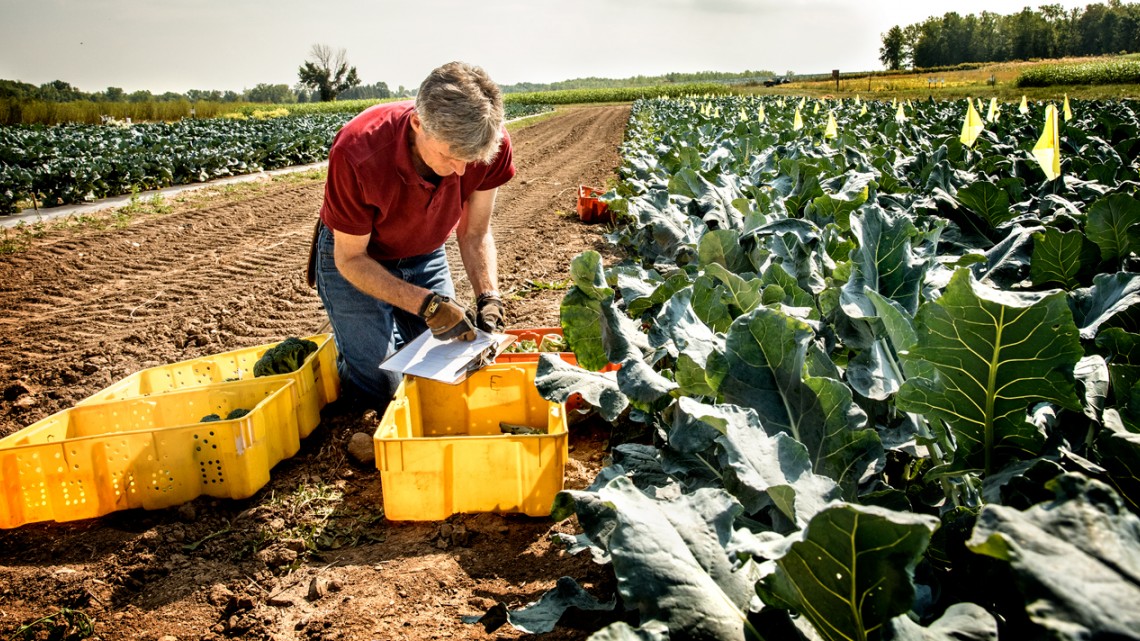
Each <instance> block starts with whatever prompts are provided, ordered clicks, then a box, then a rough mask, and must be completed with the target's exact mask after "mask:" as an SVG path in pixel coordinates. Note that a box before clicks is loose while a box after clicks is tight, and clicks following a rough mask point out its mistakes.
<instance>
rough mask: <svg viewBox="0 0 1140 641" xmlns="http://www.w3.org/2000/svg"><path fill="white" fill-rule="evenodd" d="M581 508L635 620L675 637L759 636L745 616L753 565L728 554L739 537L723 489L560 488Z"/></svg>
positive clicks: (614, 484)
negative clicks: (654, 493) (661, 626)
mask: <svg viewBox="0 0 1140 641" xmlns="http://www.w3.org/2000/svg"><path fill="white" fill-rule="evenodd" d="M562 495H563V496H565V497H569V498H571V499H573V500H574V502H575V503H576V504H577V508H576V509H577V510H578V512H579V519H581V518H582V517H583V510H586V511H587V512H586V514H585V516H586V518H587V521H588V522H589V523H590V527H589V528H587V529H588V531H589V532H591V533H593V535H594V536H595V537H596V538H598V539H599V541H598V542H599V543H600V544H602V546H603V547H606V548H608V549H609V551H610V554H611V557H612V563H613V568H614V574H615V575H616V576H617V582H618V592H619V593H620V594H621V596H622V599H623V600H624V602H625V604H626V605H627V606H629V607H633V608H637V610H638V611H639V612H640V614H641V623H642V624H646V623H649V622H651V621H659V622H661V623H664V624H665V625H666V626H668V628H669V631H670V635H671V636H672V637H674V638H684V639H697V640H700V639H707V640H708V641H734V640H740V641H742V640H743V639H745V638H747V637H748V636H749V635H752V636H758V635H756V634H755V631H752V630H750V629H749V627H750V626H749V624H748V620H747V614H748V612H749V611H750V610H752V609H753V608H754V607H755V605H758V604H754V603H753V600H754V596H755V591H754V587H753V586H754V585H755V583H756V580H757V578H758V572H757V568H756V566H755V565H754V564H753V562H752V561H750V560H747V559H736V558H734V557H732V555H730V554H728V553H727V552H726V549H727V548H729V547H730V546H732V545H733V543H732V541H733V540H734V539H735V538H736V537H738V536H748V534H747V533H746V532H741V533H738V532H737V531H736V529H735V526H734V522H735V520H736V517H737V516H738V515H739V514H740V512H741V507H740V504H738V503H737V502H736V501H735V500H733V498H732V497H731V496H730V495H729V494H728V493H727V492H725V491H723V490H697V491H696V492H694V493H692V494H677V493H675V492H672V491H670V490H668V489H665V490H659V491H658V496H657V497H650V496H648V495H646V494H644V493H643V492H642V491H641V490H639V489H637V487H635V486H634V484H633V482H632V481H630V480H629V479H627V478H626V477H624V476H619V477H616V478H614V479H613V480H611V481H610V482H609V483H608V484H606V485H605V486H604V487H602V488H600V489H599V490H598V491H597V493H596V494H595V493H592V492H583V491H567V492H563V493H562Z"/></svg>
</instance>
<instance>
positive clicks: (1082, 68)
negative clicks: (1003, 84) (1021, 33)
mask: <svg viewBox="0 0 1140 641" xmlns="http://www.w3.org/2000/svg"><path fill="white" fill-rule="evenodd" d="M1015 84H1016V85H1017V86H1018V87H1051V86H1054V85H1114V84H1140V61H1136V60H1114V61H1105V62H1083V63H1076V64H1049V65H1039V66H1037V67H1032V68H1030V69H1026V70H1025V71H1023V72H1021V74H1019V75H1018V77H1017V81H1016V83H1015Z"/></svg>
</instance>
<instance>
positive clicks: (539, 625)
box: [463, 576, 617, 634]
mask: <svg viewBox="0 0 1140 641" xmlns="http://www.w3.org/2000/svg"><path fill="white" fill-rule="evenodd" d="M615 607H617V599H610V600H609V601H607V602H605V603H603V602H601V601H599V600H598V599H596V598H594V597H593V596H591V595H590V593H588V592H586V591H585V590H584V589H582V586H580V585H578V582H577V581H575V580H574V579H571V578H570V577H567V576H564V577H561V578H559V579H558V583H556V584H555V587H554V589H552V590H550V591H548V592H547V593H546V594H543V595H542V596H541V597H540V598H539V599H538V600H537V601H535V602H533V603H528V604H526V605H525V606H523V607H521V608H518V609H517V610H511V609H509V608H508V607H507V605H506V604H505V603H503V602H501V601H500V602H499V603H497V604H495V605H494V606H492V607H491V609H490V610H488V611H487V612H486V613H485V614H483V615H481V616H465V617H463V622H464V623H478V624H481V625H482V626H483V629H484V630H485V631H486V632H488V633H490V632H494V631H495V630H498V629H499V628H501V627H502V626H503V625H504V624H507V623H509V624H511V626H512V627H514V628H515V629H516V630H518V631H520V632H523V633H524V634H545V633H547V632H550V631H551V630H553V629H554V628H555V626H557V625H558V621H559V619H561V618H562V617H563V616H564V615H565V614H566V611H567V610H569V609H571V608H574V609H575V610H577V611H580V612H598V611H602V612H609V611H612V610H613V609H614V608H615Z"/></svg>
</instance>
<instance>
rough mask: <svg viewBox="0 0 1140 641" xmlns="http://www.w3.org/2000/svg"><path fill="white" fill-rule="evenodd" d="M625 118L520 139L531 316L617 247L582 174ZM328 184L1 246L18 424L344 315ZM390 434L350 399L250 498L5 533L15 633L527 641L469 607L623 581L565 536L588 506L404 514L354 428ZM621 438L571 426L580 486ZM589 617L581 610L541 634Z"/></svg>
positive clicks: (510, 287)
mask: <svg viewBox="0 0 1140 641" xmlns="http://www.w3.org/2000/svg"><path fill="white" fill-rule="evenodd" d="M628 115H629V109H628V107H625V106H604V107H586V108H574V109H568V110H565V111H563V112H561V113H560V114H559V115H557V116H555V117H553V118H550V119H548V120H545V121H542V122H539V123H537V124H535V125H533V126H529V127H524V128H522V129H519V130H516V131H515V132H513V133H512V138H513V140H514V146H515V163H516V166H517V168H518V175H517V176H516V177H515V179H514V180H513V181H512V182H510V183H508V184H507V185H505V186H503V187H502V188H501V189H500V190H499V196H498V203H497V206H496V210H495V218H494V225H495V237H496V243H497V246H498V252H499V274H500V289H501V290H503V292H504V294H505V295H506V297H507V309H508V320H509V325H510V326H511V327H514V328H526V327H545V326H551V325H557V324H558V306H559V302H560V301H561V298H562V296H563V295H564V288H565V286H566V279H567V278H568V268H569V264H570V260H571V259H572V258H573V257H574V256H575V255H576V254H578V253H579V252H581V251H584V250H587V249H595V250H598V251H601V252H602V253H603V254H607V253H608V252H609V250H608V249H607V247H606V244H605V241H604V239H603V238H602V234H603V233H604V232H605V229H604V228H603V227H600V226H591V225H586V224H584V223H582V222H580V221H579V220H578V219H577V217H576V215H575V202H576V196H577V187H578V185H579V184H587V185H594V186H602V185H604V184H605V183H606V181H607V180H609V179H610V178H611V176H612V175H613V174H614V171H615V168H616V166H617V164H618V161H619V155H618V146H619V145H620V143H621V140H622V136H623V133H624V130H625V123H626V120H627V118H628ZM323 189H324V182H323V180H321V179H319V178H309V179H303V180H291V181H280V182H273V183H266V184H263V185H261V186H259V187H257V188H256V189H252V190H248V191H247V192H242V193H239V194H238V195H233V194H220V195H215V196H213V197H190V198H188V199H186V200H185V201H184V202H176V203H174V208H173V211H170V212H166V213H162V214H149V215H136V216H133V217H130V218H129V219H124V218H118V219H114V218H112V219H109V220H108V221H106V223H105V224H103V225H99V224H90V223H89V224H67V225H54V226H51V227H50V228H49V229H48V230H47V231H46V232H45V233H43V234H41V235H38V236H37V237H35V238H31V239H30V240H29V246H28V247H27V248H26V249H24V250H23V251H20V252H18V253H15V254H10V255H7V256H3V257H2V258H0V309H2V310H3V311H2V312H0V436H5V435H9V434H11V433H13V432H15V431H16V430H19V429H21V428H22V427H24V426H26V425H28V424H30V423H32V422H35V421H37V420H39V419H41V418H44V417H46V416H48V415H50V414H52V413H54V412H57V411H60V410H63V409H65V408H67V407H70V406H71V405H73V404H74V403H76V402H77V401H79V400H81V399H83V398H85V397H87V396H88V395H90V394H92V393H94V392H96V391H98V390H100V389H102V388H104V387H106V386H107V385H109V384H111V383H112V382H114V381H117V380H119V379H121V378H123V377H125V376H127V375H129V374H131V373H133V372H135V371H138V370H140V369H143V368H147V367H151V366H156V365H162V364H167V363H172V362H176V361H180V360H185V359H191V358H197V357H201V356H206V355H209V354H214V353H218V352H223V351H228V350H232V349H238V348H242V347H250V346H255V345H261V344H265V343H271V342H276V341H278V340H281V339H282V338H284V337H286V336H305V335H311V334H313V333H316V332H317V331H318V330H319V329H320V328H321V327H322V326H323V325H324V322H325V320H326V318H325V314H324V310H323V309H322V307H321V304H320V301H319V299H318V298H317V295H316V293H315V292H314V291H313V290H311V289H309V288H308V287H307V286H306V284H305V282H304V273H303V272H304V262H305V260H306V257H307V253H308V246H309V238H310V233H311V229H312V224H313V221H314V219H315V217H316V215H317V211H318V209H319V207H320V203H321V198H322V194H323ZM101 226H102V227H103V228H100V227H101ZM451 249H452V251H451V252H450V254H451V258H452V272H453V275H454V276H455V279H456V285H457V288H458V290H459V295H460V298H461V299H465V300H469V299H470V293H471V290H470V286H469V284H468V283H467V282H466V279H465V277H464V275H463V269H462V267H461V264H460V263H459V260H458V251H455V250H454V247H452V248H451ZM376 424H377V417H376V416H375V413H360V412H359V411H358V410H352V409H350V408H345V407H342V406H341V404H339V403H332V404H330V405H329V406H327V407H326V408H325V410H324V411H323V412H322V421H321V425H320V426H319V427H318V428H317V429H316V430H314V431H313V433H312V434H311V435H309V437H308V438H306V439H305V440H303V441H302V443H301V451H300V452H299V453H298V454H297V455H296V456H294V457H293V458H290V459H287V460H285V461H283V462H281V463H280V464H278V465H277V466H276V467H275V468H274V469H273V471H272V477H271V480H270V482H269V484H268V485H267V486H266V487H265V488H263V489H262V490H261V491H260V492H258V493H257V494H255V495H254V496H253V497H252V498H249V499H245V500H240V501H234V500H219V499H212V498H207V497H202V498H198V499H196V500H194V501H193V502H191V503H188V504H184V505H182V506H178V507H171V508H169V509H163V510H154V511H143V510H128V511H122V512H115V513H112V514H109V515H107V516H104V517H101V518H98V519H90V520H85V521H74V522H67V523H53V522H45V523H33V524H28V525H23V526H21V527H18V528H14V529H9V530H0V639H8V638H10V637H11V636H12V635H14V634H15V633H16V632H17V631H18V630H19V629H20V627H21V626H22V625H25V624H28V623H30V622H32V621H34V620H36V619H39V618H41V617H51V618H50V619H49V620H48V621H46V622H43V623H41V624H39V625H37V626H36V627H35V628H34V630H38V632H34V633H33V632H29V633H28V634H27V635H26V637H16V638H48V634H50V631H51V630H52V629H54V630H55V632H56V633H61V632H62V633H71V634H75V635H76V636H73V637H70V638H83V637H84V635H85V634H86V632H85V631H84V630H82V627H83V626H82V625H81V624H83V623H84V622H85V621H87V620H90V621H91V622H92V626H93V632H92V633H91V636H90V638H99V639H153V640H157V639H163V640H164V641H172V639H179V640H185V639H223V638H243V639H245V638H248V639H281V640H284V639H411V640H417V641H418V640H421V639H453V638H454V639H488V638H511V639H513V638H524V637H525V635H522V634H521V633H519V632H517V631H514V630H513V629H511V628H509V627H504V628H501V629H499V630H498V631H496V632H494V633H491V634H488V633H486V632H484V630H483V628H482V627H481V626H478V625H471V624H465V623H462V622H461V620H460V617H461V616H462V615H474V614H481V613H482V612H483V611H485V610H486V609H487V608H488V607H490V606H491V605H493V604H495V603H496V602H500V601H501V602H505V603H506V604H508V605H510V606H518V605H522V604H524V603H526V602H528V601H532V600H534V599H536V598H537V597H538V596H540V595H541V594H542V593H543V592H545V591H546V590H548V589H550V588H552V587H553V586H554V584H555V581H556V580H557V578H558V577H559V576H564V575H565V576H571V577H574V578H576V579H578V580H579V581H580V582H581V583H582V584H583V585H584V586H585V587H586V588H587V589H588V590H590V591H591V592H592V593H593V594H594V595H595V596H597V597H599V598H602V599H608V598H610V597H611V596H612V595H613V593H614V590H615V586H614V585H613V584H612V581H611V579H610V578H609V577H610V573H609V571H608V570H607V569H606V568H603V567H601V566H597V565H595V564H593V563H592V562H591V561H590V560H589V559H588V558H584V557H574V556H568V555H567V554H565V553H564V552H563V551H562V550H561V547H560V546H559V545H558V544H556V543H554V542H552V541H551V540H550V537H551V534H552V533H553V532H566V533H573V532H576V531H577V529H576V528H577V526H576V524H575V523H574V521H573V519H571V520H568V521H564V522H561V523H554V522H552V521H551V520H550V519H543V518H529V517H525V516H518V515H494V514H483V515H457V516H454V517H452V518H450V519H448V520H447V521H446V522H392V521H388V520H386V519H384V518H383V511H382V500H381V499H382V489H381V486H380V475H379V473H378V472H377V471H376V470H375V469H374V468H372V467H369V466H364V465H359V464H356V463H354V462H351V461H350V460H349V458H348V457H347V456H346V447H347V444H348V442H349V440H350V438H351V436H352V435H353V434H354V433H357V432H365V433H369V434H371V432H372V431H373V430H374V428H375V426H376ZM608 437H609V432H608V426H606V425H604V424H599V423H598V422H596V421H591V420H585V421H583V422H580V423H578V424H577V425H575V426H574V427H573V428H572V433H571V437H570V447H571V452H570V457H571V460H570V463H569V465H568V468H567V476H566V485H567V487H571V488H575V487H578V488H580V487H584V486H585V485H587V484H588V483H589V482H590V481H591V480H592V479H593V476H594V474H595V473H596V471H597V470H598V469H599V467H600V466H601V460H602V458H603V456H604V455H605V447H606V442H607V439H608ZM4 473H5V471H4V470H0V474H4ZM493 473H494V471H493V470H488V474H493ZM0 480H2V483H0V487H3V488H7V491H11V490H12V489H13V488H12V487H11V486H10V485H9V483H10V479H0ZM69 621H70V622H71V623H72V625H71V627H70V628H67V627H66V626H67V622H69ZM588 628H589V625H588V624H586V623H583V622H579V625H578V626H577V627H576V626H575V625H574V622H573V621H569V622H568V621H565V620H564V622H563V625H561V626H560V627H559V628H557V629H556V630H555V631H554V632H553V633H551V634H550V635H547V636H545V637H544V638H551V639H580V638H585V637H586V636H587V635H588ZM52 638H63V637H62V635H61V636H59V637H52Z"/></svg>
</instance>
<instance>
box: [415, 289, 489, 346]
mask: <svg viewBox="0 0 1140 641" xmlns="http://www.w3.org/2000/svg"><path fill="white" fill-rule="evenodd" d="M420 317H421V318H423V319H424V321H425V322H426V323H427V326H428V329H430V330H431V334H432V336H435V337H436V338H438V339H440V340H450V339H452V338H458V339H459V340H462V341H470V340H474V339H475V328H474V327H472V326H471V320H470V319H469V318H468V317H467V312H466V311H465V310H464V309H463V308H462V307H460V306H459V305H456V304H455V303H453V302H452V301H451V299H450V298H448V297H446V296H440V295H439V294H434V293H433V294H429V295H428V297H427V298H425V299H424V303H423V305H422V306H421V307H420Z"/></svg>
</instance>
